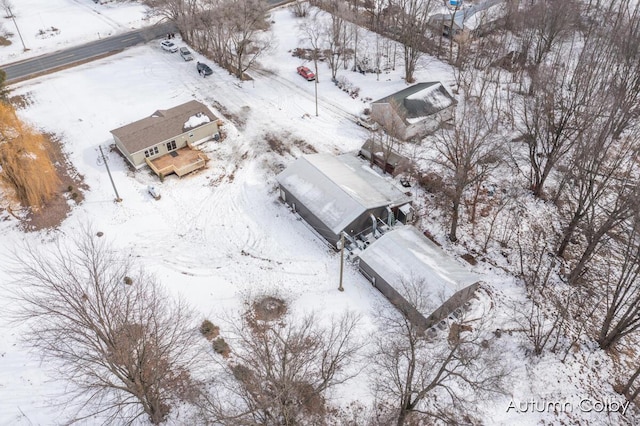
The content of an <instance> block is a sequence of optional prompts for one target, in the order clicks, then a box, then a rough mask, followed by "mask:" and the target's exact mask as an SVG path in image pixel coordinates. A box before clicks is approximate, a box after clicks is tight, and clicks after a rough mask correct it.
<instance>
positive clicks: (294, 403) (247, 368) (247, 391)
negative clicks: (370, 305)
mask: <svg viewBox="0 0 640 426" xmlns="http://www.w3.org/2000/svg"><path fill="white" fill-rule="evenodd" d="M358 320H359V318H358V317H357V316H355V315H353V314H345V315H344V316H342V317H340V318H338V319H333V320H331V321H330V322H329V323H328V324H327V325H326V326H321V325H319V319H318V317H316V316H315V315H313V314H307V315H305V316H304V317H302V318H286V319H279V320H276V321H263V320H258V319H256V317H255V316H254V315H253V314H247V315H246V316H244V318H243V319H242V321H241V322H240V323H239V324H238V325H234V326H233V334H234V337H233V338H231V339H229V341H230V343H231V347H232V350H233V361H229V362H226V363H225V364H224V373H223V374H222V375H221V379H220V380H221V381H222V384H223V387H224V390H223V391H220V390H219V389H218V390H217V392H218V393H217V394H216V395H209V396H208V398H207V399H206V400H205V402H204V404H203V408H204V411H205V412H206V413H208V414H207V415H209V416H211V415H213V416H214V417H215V418H217V419H220V420H219V421H220V422H221V423H222V424H228V425H233V426H236V425H245V424H246V425H249V424H250V425H256V424H258V425H276V424H277V425H297V424H302V423H301V422H302V421H303V419H304V421H305V422H322V420H323V419H324V418H325V416H327V405H326V401H325V395H326V393H327V391H328V390H329V389H331V388H332V387H334V386H335V385H337V384H339V383H343V382H345V381H346V380H348V379H350V378H351V377H353V375H355V374H357V372H358V370H357V369H353V368H350V363H351V362H352V361H353V360H354V357H355V356H356V354H357V352H358V351H359V350H360V348H361V343H360V342H359V341H358V340H356V338H355V336H354V333H355V330H356V328H357V325H358ZM314 424H315V423H314Z"/></svg>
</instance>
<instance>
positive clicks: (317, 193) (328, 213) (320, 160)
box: [277, 154, 411, 235]
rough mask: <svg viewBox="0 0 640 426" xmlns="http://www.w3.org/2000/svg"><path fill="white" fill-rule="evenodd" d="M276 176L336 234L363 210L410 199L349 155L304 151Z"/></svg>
mask: <svg viewBox="0 0 640 426" xmlns="http://www.w3.org/2000/svg"><path fill="white" fill-rule="evenodd" d="M277 180H278V182H280V185H282V186H284V187H285V188H286V189H287V190H288V191H289V192H290V193H291V194H292V195H293V196H294V197H295V198H296V199H298V200H299V201H300V202H301V203H303V204H304V206H305V207H306V208H307V209H309V210H310V211H311V212H312V213H313V214H314V215H315V216H316V217H317V218H318V219H320V220H321V221H322V223H324V224H325V226H326V227H327V228H328V229H330V230H331V231H332V232H333V233H334V234H336V235H337V234H339V233H340V232H342V231H343V230H344V229H345V228H346V227H347V225H349V224H350V223H351V222H353V221H354V220H356V219H357V218H358V217H359V216H360V215H362V214H364V213H365V212H366V211H367V210H370V209H373V208H377V207H382V206H391V205H401V204H405V203H408V202H409V201H411V198H410V197H409V196H407V195H405V194H404V193H403V192H402V191H400V190H399V189H398V188H396V187H395V185H394V184H393V183H391V182H389V181H387V180H385V179H383V178H382V177H381V176H380V175H378V174H377V173H375V172H374V171H373V170H372V169H371V168H370V167H368V166H367V165H366V164H365V163H363V162H362V161H361V160H359V159H358V158H356V157H354V156H353V155H342V156H339V157H335V156H333V155H329V154H312V155H306V156H303V157H301V158H298V159H297V160H296V161H294V162H293V163H292V164H290V165H289V166H288V167H287V168H286V169H285V170H284V171H283V172H282V173H280V174H279V175H278V176H277Z"/></svg>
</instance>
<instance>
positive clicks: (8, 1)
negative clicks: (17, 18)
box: [0, 0, 13, 18]
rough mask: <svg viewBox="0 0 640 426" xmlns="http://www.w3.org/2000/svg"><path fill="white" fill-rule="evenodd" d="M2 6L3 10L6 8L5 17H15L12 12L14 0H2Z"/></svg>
mask: <svg viewBox="0 0 640 426" xmlns="http://www.w3.org/2000/svg"><path fill="white" fill-rule="evenodd" d="M0 7H1V8H2V10H4V13H5V15H4V17H5V18H12V17H13V12H12V10H11V9H12V8H13V1H12V0H0Z"/></svg>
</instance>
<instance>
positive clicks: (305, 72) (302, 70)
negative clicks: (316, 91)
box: [297, 66, 316, 81]
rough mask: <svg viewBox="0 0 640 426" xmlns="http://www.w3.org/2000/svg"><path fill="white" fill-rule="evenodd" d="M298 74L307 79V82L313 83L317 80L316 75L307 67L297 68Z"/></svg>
mask: <svg viewBox="0 0 640 426" xmlns="http://www.w3.org/2000/svg"><path fill="white" fill-rule="evenodd" d="M297 69H298V74H300V75H301V76H303V77H304V78H306V79H307V81H313V80H315V79H316V75H315V74H314V73H313V71H311V70H310V69H309V68H307V67H303V66H300V67H298V68H297Z"/></svg>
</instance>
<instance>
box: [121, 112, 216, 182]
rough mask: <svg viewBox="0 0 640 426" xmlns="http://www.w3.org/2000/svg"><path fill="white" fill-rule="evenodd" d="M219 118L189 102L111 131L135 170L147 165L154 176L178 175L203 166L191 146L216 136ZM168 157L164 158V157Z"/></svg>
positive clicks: (198, 155)
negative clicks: (153, 172)
mask: <svg viewBox="0 0 640 426" xmlns="http://www.w3.org/2000/svg"><path fill="white" fill-rule="evenodd" d="M218 124H219V120H218V118H217V117H216V116H215V115H213V113H212V112H211V111H210V110H209V108H207V106H206V105H204V104H202V103H200V102H197V101H189V102H186V103H184V104H182V105H178V106H176V107H173V108H169V109H166V110H157V111H155V112H154V113H153V114H151V116H149V117H146V118H143V119H141V120H138V121H135V122H133V123H130V124H127V125H125V126H122V127H119V128H117V129H114V130H111V134H112V135H113V139H114V140H115V144H116V147H117V148H118V150H119V151H120V152H121V153H122V155H123V156H124V158H125V159H126V160H127V161H128V162H129V164H131V165H132V166H133V167H134V168H135V169H140V168H141V167H143V166H145V165H148V166H149V167H151V168H152V169H153V170H154V171H155V172H156V173H157V174H158V175H167V174H169V173H176V174H178V175H179V176H182V175H184V174H186V173H189V172H191V171H193V170H196V169H197V168H200V167H203V166H204V163H205V162H206V160H207V159H206V156H205V155H204V153H201V152H195V153H194V152H193V151H194V149H195V148H194V147H195V146H196V145H198V144H200V143H203V142H205V141H207V140H210V139H218V138H219V137H220V134H219V130H218ZM166 156H168V157H170V158H164V157H166Z"/></svg>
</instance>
